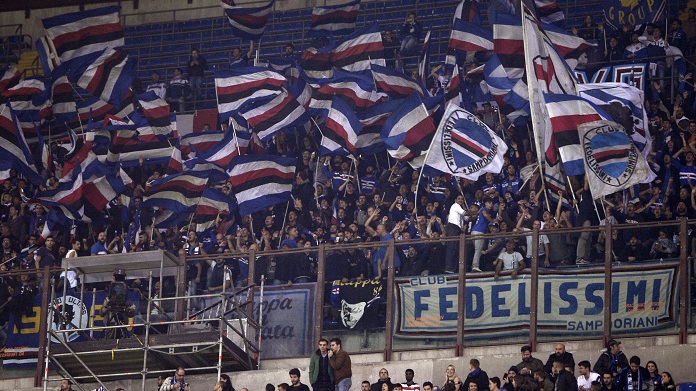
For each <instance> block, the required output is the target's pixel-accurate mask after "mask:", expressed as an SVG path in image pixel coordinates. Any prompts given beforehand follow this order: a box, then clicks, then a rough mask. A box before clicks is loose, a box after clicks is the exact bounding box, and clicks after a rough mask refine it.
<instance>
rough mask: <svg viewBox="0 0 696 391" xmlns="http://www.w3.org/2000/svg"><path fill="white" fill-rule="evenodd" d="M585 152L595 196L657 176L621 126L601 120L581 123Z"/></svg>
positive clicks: (601, 195)
mask: <svg viewBox="0 0 696 391" xmlns="http://www.w3.org/2000/svg"><path fill="white" fill-rule="evenodd" d="M578 133H579V137H580V139H581V140H582V141H581V142H582V148H583V151H584V163H585V176H586V177H587V180H588V182H589V185H590V192H591V193H592V197H593V198H594V199H597V198H600V197H604V196H606V195H609V194H612V193H614V192H617V191H619V190H623V189H627V188H629V187H631V186H633V185H636V184H639V183H649V182H652V180H653V179H655V174H654V173H653V172H652V171H651V170H650V168H649V166H648V164H647V162H646V160H645V157H643V155H641V154H640V151H638V148H636V146H635V145H634V144H633V142H632V141H631V138H630V137H629V136H628V135H627V134H626V132H625V131H624V129H623V128H622V127H621V125H619V124H617V123H615V122H612V121H606V120H602V121H598V122H594V123H585V124H582V125H579V126H578Z"/></svg>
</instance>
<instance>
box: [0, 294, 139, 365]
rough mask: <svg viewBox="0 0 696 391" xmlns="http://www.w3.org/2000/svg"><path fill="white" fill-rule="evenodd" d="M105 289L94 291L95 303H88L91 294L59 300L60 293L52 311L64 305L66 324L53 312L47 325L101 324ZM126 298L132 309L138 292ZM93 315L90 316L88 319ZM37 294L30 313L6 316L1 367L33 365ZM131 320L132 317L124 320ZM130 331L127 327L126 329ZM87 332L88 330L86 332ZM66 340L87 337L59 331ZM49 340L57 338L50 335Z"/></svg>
mask: <svg viewBox="0 0 696 391" xmlns="http://www.w3.org/2000/svg"><path fill="white" fill-rule="evenodd" d="M106 296H108V292H106V291H101V292H97V295H96V300H95V303H92V294H91V293H90V294H85V297H84V301H81V300H80V295H79V294H70V293H69V294H68V295H67V296H66V297H65V303H64V302H63V296H60V297H57V298H56V299H55V300H53V302H52V303H51V305H52V306H53V308H54V310H55V311H61V310H62V308H65V314H66V318H67V319H68V320H69V324H67V325H65V326H63V325H61V322H60V317H59V316H57V315H58V314H57V313H56V314H55V315H56V316H54V317H53V318H52V319H47V321H48V326H49V327H51V328H52V329H54V330H59V329H61V327H63V328H62V329H63V330H70V329H75V328H86V327H90V326H91V325H94V326H95V327H99V326H103V325H104V318H103V317H102V316H101V308H102V303H103V302H104V299H105V298H106ZM128 298H129V299H130V300H131V302H133V304H135V307H136V309H137V308H138V304H139V301H140V295H138V294H137V293H136V292H133V291H129V292H128ZM91 315H94V319H90V317H91ZM40 319H41V295H36V296H34V303H33V308H32V311H31V314H30V316H26V315H23V316H22V318H21V319H17V318H15V316H14V315H12V316H10V322H9V324H8V328H7V343H6V346H5V348H4V349H0V359H2V365H3V367H12V366H36V358H37V353H38V350H39V325H40V323H41V321H40ZM128 322H129V323H133V318H130V319H129V320H128ZM128 331H129V332H130V331H131V328H128ZM87 334H88V333H87ZM59 335H63V336H64V337H65V338H67V341H68V342H75V341H86V340H87V339H88V338H87V337H86V336H85V334H83V333H78V332H67V333H63V334H59ZM101 336H102V332H101V331H97V332H95V333H94V338H101ZM51 342H53V343H58V342H59V341H57V340H55V339H54V338H51Z"/></svg>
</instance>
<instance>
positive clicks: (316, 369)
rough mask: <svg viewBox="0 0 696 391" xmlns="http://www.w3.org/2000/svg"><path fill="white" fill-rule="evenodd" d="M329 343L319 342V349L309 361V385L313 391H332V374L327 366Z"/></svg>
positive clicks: (331, 369) (323, 340) (324, 340)
mask: <svg viewBox="0 0 696 391" xmlns="http://www.w3.org/2000/svg"><path fill="white" fill-rule="evenodd" d="M328 350H329V341H328V340H326V339H324V338H322V339H320V340H319V349H317V351H316V352H315V353H314V354H313V355H312V358H311V359H310V360H309V383H310V384H311V385H312V390H314V391H333V389H334V373H333V368H331V365H329V354H328V353H329V351H328Z"/></svg>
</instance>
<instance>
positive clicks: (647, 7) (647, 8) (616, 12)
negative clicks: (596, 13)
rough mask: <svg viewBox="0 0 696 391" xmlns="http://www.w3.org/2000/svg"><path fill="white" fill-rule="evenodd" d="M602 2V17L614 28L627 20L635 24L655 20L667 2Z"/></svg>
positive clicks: (639, 0)
mask: <svg viewBox="0 0 696 391" xmlns="http://www.w3.org/2000/svg"><path fill="white" fill-rule="evenodd" d="M603 4H604V18H605V19H606V21H607V23H609V24H610V25H611V26H612V27H614V28H615V29H620V28H621V26H623V25H624V24H625V23H626V21H627V20H630V21H631V24H633V25H636V26H637V25H640V24H646V23H654V22H657V21H658V20H660V17H661V16H662V12H663V11H664V10H665V6H666V5H667V4H668V2H667V1H666V0H632V1H621V0H607V1H604V2H603ZM663 20H664V19H663Z"/></svg>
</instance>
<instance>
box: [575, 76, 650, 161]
mask: <svg viewBox="0 0 696 391" xmlns="http://www.w3.org/2000/svg"><path fill="white" fill-rule="evenodd" d="M578 93H579V94H580V96H581V97H583V98H585V99H587V100H588V101H590V102H592V103H594V104H596V105H597V106H599V107H600V108H602V109H604V111H605V112H606V113H607V114H609V115H610V116H611V118H612V119H613V120H614V122H617V123H619V124H620V125H621V126H623V128H624V129H625V130H626V133H628V134H629V135H630V136H631V139H632V140H633V143H634V144H635V145H636V147H638V150H639V151H641V153H642V154H643V156H645V157H646V158H647V157H648V156H647V155H648V154H649V153H650V151H651V150H652V138H651V137H650V128H649V127H648V117H647V114H646V112H645V107H644V106H643V102H644V99H643V90H641V89H639V88H636V87H633V86H630V85H628V84H625V83H590V84H583V85H580V84H578Z"/></svg>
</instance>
